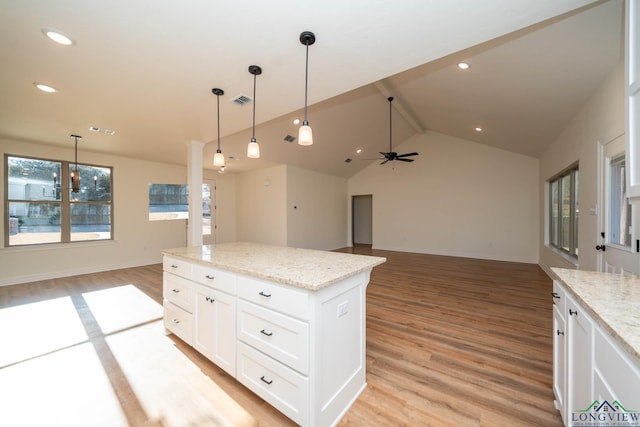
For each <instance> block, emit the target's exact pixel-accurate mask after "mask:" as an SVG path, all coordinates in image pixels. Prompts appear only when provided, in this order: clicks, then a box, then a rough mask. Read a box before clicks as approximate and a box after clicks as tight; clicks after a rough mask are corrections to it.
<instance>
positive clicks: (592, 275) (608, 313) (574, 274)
mask: <svg viewBox="0 0 640 427" xmlns="http://www.w3.org/2000/svg"><path fill="white" fill-rule="evenodd" d="M551 271H552V272H553V274H554V275H555V276H556V278H557V279H559V280H560V281H561V282H562V283H563V284H564V285H565V287H566V288H567V291H568V292H570V293H571V296H572V297H573V298H574V299H575V300H576V302H578V303H579V304H580V305H582V306H583V307H584V308H585V310H587V311H588V312H589V315H590V316H591V318H593V320H594V321H596V322H597V323H598V324H599V325H600V326H601V327H602V328H604V329H605V330H606V331H607V332H609V333H610V334H611V336H612V337H613V338H614V339H615V340H616V341H618V343H619V344H620V345H621V346H622V347H623V348H624V349H626V350H627V351H628V352H629V354H631V355H632V356H635V358H636V360H637V361H638V362H640V278H638V276H622V275H618V274H611V273H598V272H594V271H581V270H569V269H564V268H552V269H551Z"/></svg>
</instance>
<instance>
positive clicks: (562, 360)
mask: <svg viewBox="0 0 640 427" xmlns="http://www.w3.org/2000/svg"><path fill="white" fill-rule="evenodd" d="M565 333H566V327H565V321H564V316H563V315H562V313H561V312H560V310H559V309H558V306H556V305H554V306H553V393H554V394H555V396H556V408H558V410H559V411H560V415H562V419H563V420H565V422H566V418H565V417H566V413H565V409H566V406H565V396H566V381H567V372H566V335H565Z"/></svg>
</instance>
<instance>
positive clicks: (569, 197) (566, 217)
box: [549, 166, 579, 259]
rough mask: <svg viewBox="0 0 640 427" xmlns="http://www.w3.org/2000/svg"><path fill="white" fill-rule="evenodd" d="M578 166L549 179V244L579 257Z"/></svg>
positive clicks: (571, 255)
mask: <svg viewBox="0 0 640 427" xmlns="http://www.w3.org/2000/svg"><path fill="white" fill-rule="evenodd" d="M578 214H579V209H578V166H575V167H573V168H571V169H569V170H567V171H565V172H563V173H562V174H560V175H558V176H556V177H555V178H554V179H552V180H550V181H549V245H550V246H551V247H553V248H555V249H557V250H559V251H561V252H563V253H565V254H567V255H569V256H570V257H572V258H575V259H577V258H578Z"/></svg>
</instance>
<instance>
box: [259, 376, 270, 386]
mask: <svg viewBox="0 0 640 427" xmlns="http://www.w3.org/2000/svg"><path fill="white" fill-rule="evenodd" d="M260 381H262V382H263V383H267V384H269V385H271V383H272V382H273V380H268V379H266V378H265V377H264V375H263V376H261V377H260Z"/></svg>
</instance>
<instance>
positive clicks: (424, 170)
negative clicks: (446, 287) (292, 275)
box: [348, 132, 539, 263]
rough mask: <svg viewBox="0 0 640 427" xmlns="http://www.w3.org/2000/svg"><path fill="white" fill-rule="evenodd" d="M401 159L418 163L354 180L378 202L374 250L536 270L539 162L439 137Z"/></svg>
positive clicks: (418, 143) (413, 141) (353, 190)
mask: <svg viewBox="0 0 640 427" xmlns="http://www.w3.org/2000/svg"><path fill="white" fill-rule="evenodd" d="M397 151H398V152H399V153H403V152H410V151H417V152H419V153H420V155H419V156H418V157H416V158H415V159H416V161H415V162H413V163H401V162H393V163H387V164H386V165H379V164H378V163H374V164H373V165H371V166H369V167H367V168H366V169H365V170H363V171H361V172H360V173H358V174H357V175H355V176H354V177H352V178H351V179H349V195H350V196H351V195H358V194H372V195H373V247H374V248H376V249H387V250H395V251H406V252H417V253H430V254H441V255H450V256H461V257H471V258H482V259H496V260H505V261H517V262H528V263H537V262H538V241H539V239H538V234H539V219H538V215H539V209H538V167H539V165H538V160H537V159H534V158H531V157H527V156H523V155H519V154H515V153H511V152H508V151H504V150H500V149H496V148H493V147H489V146H486V145H481V144H477V143H474V142H471V141H467V140H463V139H459V138H454V137H451V136H448V135H443V134H439V133H436V132H425V133H424V134H420V135H415V136H414V137H412V138H410V139H408V140H407V141H406V142H404V143H403V144H401V145H400V146H399V147H398V149H397ZM349 209H350V208H349ZM348 218H351V213H350V212H349V213H348ZM349 234H350V233H349Z"/></svg>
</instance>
